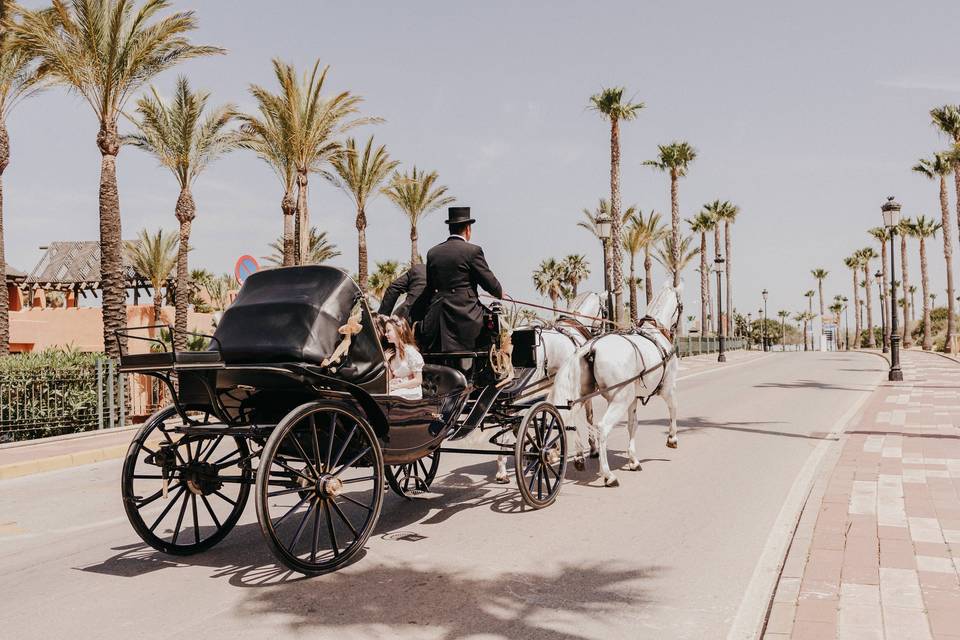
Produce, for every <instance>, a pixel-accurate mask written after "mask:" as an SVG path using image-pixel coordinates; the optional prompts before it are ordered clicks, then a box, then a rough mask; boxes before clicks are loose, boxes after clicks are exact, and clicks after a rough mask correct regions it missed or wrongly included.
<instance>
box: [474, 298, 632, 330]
mask: <svg viewBox="0 0 960 640" xmlns="http://www.w3.org/2000/svg"><path fill="white" fill-rule="evenodd" d="M480 297H481V298H486V299H488V300H498V299H499V298H494V297H493V296H488V295H487V294H485V293H481V294H480ZM503 299H504V300H506V301H508V302H512V303H513V304H519V305H520V306H523V307H533V308H534V309H543V310H544V311H552V312H555V313H561V312H562V313H563V314H564V315H568V316H575V317H577V318H584V319H586V320H593V321H595V322H603V323H606V324H610V325H616V323H615V322H613V321H612V320H607V319H606V318H600V317H597V316H588V315H587V314H585V313H578V312H576V311H562V310H561V309H554V308H553V307H548V306H546V305H542V304H536V303H534V302H526V301H524V300H517V299H516V298H507V297H504V298H503Z"/></svg>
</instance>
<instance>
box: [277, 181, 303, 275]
mask: <svg viewBox="0 0 960 640" xmlns="http://www.w3.org/2000/svg"><path fill="white" fill-rule="evenodd" d="M280 209H281V210H282V211H283V266H285V267H292V266H293V265H295V264H296V263H297V235H296V234H297V226H298V225H297V220H299V218H298V217H297V215H296V213H297V201H296V200H294V198H293V192H292V190H290V191H287V192H286V193H284V194H283V200H281V201H280Z"/></svg>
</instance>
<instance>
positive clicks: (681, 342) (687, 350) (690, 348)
mask: <svg viewBox="0 0 960 640" xmlns="http://www.w3.org/2000/svg"><path fill="white" fill-rule="evenodd" d="M676 342H677V351H678V352H679V353H680V357H681V358H685V357H686V356H696V355H700V354H701V353H716V352H717V351H719V350H720V341H719V340H718V339H717V338H716V337H713V338H711V337H704V336H683V337H679V338H677V339H676ZM746 348H747V340H746V338H724V340H723V349H724V351H733V350H735V349H746Z"/></svg>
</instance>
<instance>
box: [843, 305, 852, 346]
mask: <svg viewBox="0 0 960 640" xmlns="http://www.w3.org/2000/svg"><path fill="white" fill-rule="evenodd" d="M849 301H850V298H848V297H847V296H843V349H844V351H850V318H849V317H848V316H847V308H848V307H849V306H850V305H848V304H847V302H849Z"/></svg>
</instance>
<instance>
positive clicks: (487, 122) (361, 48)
mask: <svg viewBox="0 0 960 640" xmlns="http://www.w3.org/2000/svg"><path fill="white" fill-rule="evenodd" d="M27 4H28V6H32V7H33V6H40V5H41V4H42V3H38V2H27ZM175 6H176V7H177V8H194V9H196V10H197V14H198V18H199V22H200V29H199V30H198V31H197V32H196V33H195V35H194V40H195V41H196V42H198V43H204V44H215V45H220V46H223V47H225V48H226V49H228V50H229V54H228V55H226V56H222V57H215V58H209V59H203V60H196V61H190V62H188V63H186V64H184V65H183V66H182V67H180V68H179V69H178V70H174V71H171V72H167V73H166V74H164V75H163V76H161V77H160V78H158V79H157V82H156V83H157V86H158V87H159V89H160V91H161V92H162V93H164V94H169V93H170V91H171V89H172V86H173V82H174V79H175V76H176V74H177V73H184V74H187V75H188V76H189V77H190V79H191V81H192V82H193V84H194V86H195V87H200V88H206V89H209V90H211V91H212V93H213V97H212V101H213V102H214V103H220V102H226V101H231V102H235V103H236V104H238V105H239V106H240V107H241V108H244V109H250V108H252V104H251V100H250V98H249V94H248V92H247V87H248V85H249V84H250V83H258V84H262V85H265V86H267V87H272V86H273V78H272V72H271V67H270V59H271V58H272V57H279V58H281V59H283V60H285V61H289V62H293V63H295V64H296V65H297V67H298V68H301V69H305V68H306V67H307V66H308V65H310V64H312V63H313V61H314V60H316V59H318V58H319V59H320V60H321V61H322V62H323V63H324V64H329V65H331V72H330V76H329V86H330V89H331V90H334V89H336V90H341V89H349V90H350V91H353V92H355V93H358V94H360V95H362V96H364V97H365V99H366V102H365V104H364V107H363V109H364V113H366V114H369V115H376V116H381V117H383V118H385V119H386V123H385V124H381V125H377V126H372V127H366V128H364V129H362V130H358V131H357V135H358V136H360V137H363V138H365V137H366V136H367V135H369V133H374V134H375V136H376V140H377V141H378V142H381V143H385V144H386V145H387V147H388V149H389V150H390V152H391V154H392V155H393V156H394V157H395V158H397V159H398V160H401V161H402V162H403V165H404V167H406V168H409V167H410V166H411V165H412V164H414V163H416V164H417V166H419V167H423V168H426V169H429V170H434V169H435V170H437V171H438V172H439V174H440V178H441V182H442V183H444V184H446V185H448V186H449V187H450V191H451V193H452V194H453V195H455V196H456V197H457V200H458V204H461V205H469V206H471V207H473V212H474V215H475V217H477V218H478V219H479V223H478V225H477V226H476V228H475V230H474V231H475V235H474V240H475V241H476V242H477V243H479V244H481V245H483V246H484V248H485V250H486V254H487V257H488V260H489V262H490V264H491V266H492V267H493V269H494V270H495V271H496V272H497V273H498V274H499V275H500V277H501V280H502V281H503V282H504V285H505V288H506V290H507V291H508V292H509V293H511V294H513V295H514V296H518V297H520V296H522V297H531V296H534V295H535V294H534V293H533V285H532V282H531V277H530V274H531V272H532V271H533V269H534V268H535V267H536V266H537V264H538V263H539V262H540V261H541V260H542V259H543V258H546V257H550V256H558V257H559V256H563V255H566V254H569V253H575V252H576V253H584V254H586V255H587V256H588V259H589V260H590V262H591V264H592V266H593V270H594V275H593V276H591V281H590V282H589V283H588V287H589V288H593V289H599V288H600V275H601V271H602V270H601V268H600V251H599V245H598V243H597V242H596V241H594V240H593V238H592V237H591V236H590V235H589V234H588V233H587V232H586V231H584V230H582V229H579V228H577V227H576V226H575V224H576V222H577V221H578V220H580V219H581V213H580V211H581V210H582V209H583V208H584V207H593V206H594V205H595V204H596V202H597V199H598V198H599V197H601V196H606V197H608V196H609V164H608V163H609V130H608V125H607V124H606V123H605V122H603V121H601V119H600V118H599V117H598V116H597V115H596V114H595V113H592V112H590V111H588V110H587V108H586V105H587V103H588V98H589V96H590V95H591V94H593V93H595V92H597V91H598V90H600V89H601V88H602V87H606V86H613V85H623V86H625V87H626V88H627V93H628V95H631V96H634V97H635V99H636V100H638V101H642V102H644V103H645V104H646V108H645V109H644V110H642V111H641V113H640V115H639V117H638V118H637V120H635V121H634V122H630V123H627V124H625V125H624V127H623V133H622V194H623V202H624V203H625V204H626V205H629V204H637V205H638V206H639V207H640V208H641V210H643V211H644V212H646V211H648V210H650V209H655V210H657V211H661V212H663V213H664V214H665V216H669V188H668V180H667V178H666V176H664V175H662V174H659V173H657V172H655V171H654V170H652V169H650V168H648V167H643V166H641V163H642V161H644V160H647V159H650V158H653V157H654V155H655V154H656V145H657V144H658V143H666V142H669V141H672V140H675V139H681V140H687V141H689V142H690V143H691V144H692V145H694V146H695V147H696V148H697V150H698V152H699V157H698V159H697V160H696V162H695V163H694V164H693V165H692V166H691V168H690V174H689V176H688V177H686V178H684V179H683V180H682V182H681V184H680V206H681V211H682V215H683V217H684V218H688V217H691V216H693V215H694V214H695V213H696V211H697V210H698V209H699V208H700V207H701V206H702V205H703V203H705V202H707V201H710V200H713V199H716V198H720V199H729V200H731V201H733V202H735V203H736V204H738V205H740V207H741V214H740V218H739V220H738V221H737V223H736V225H735V227H734V232H733V236H734V251H733V273H734V296H735V300H734V306H735V307H736V308H737V309H738V310H740V311H741V312H746V311H748V310H753V311H754V312H756V309H757V307H758V306H759V304H760V293H759V292H760V290H761V289H763V288H764V287H766V288H767V289H769V290H770V312H771V315H772V314H773V313H774V311H775V310H776V309H781V308H784V309H790V310H792V311H796V310H799V309H802V308H804V307H805V303H806V300H805V299H804V298H803V297H802V294H803V292H804V291H805V290H807V289H809V288H813V285H814V282H813V280H812V278H811V277H810V274H809V272H810V269H812V268H814V267H824V268H827V269H829V270H830V277H829V279H828V280H827V282H826V284H825V293H826V294H827V295H828V296H830V297H832V295H833V294H834V293H844V294H846V295H848V296H850V295H851V291H850V288H851V278H850V274H849V271H847V270H846V269H845V267H844V266H843V263H842V258H843V257H845V256H847V255H849V254H850V253H851V252H852V251H853V250H854V249H856V248H858V247H861V246H865V245H867V244H868V243H869V242H870V238H869V237H868V236H867V235H866V234H865V232H864V230H865V229H866V228H868V227H870V226H874V225H878V224H880V221H881V217H880V205H881V204H882V203H883V202H884V200H885V198H886V196H888V195H896V196H897V198H898V199H899V200H900V201H901V202H902V203H903V206H904V213H905V214H906V215H916V214H918V213H925V214H927V215H933V216H936V217H937V218H939V216H940V214H939V208H938V204H937V203H938V200H937V190H936V185H935V184H933V183H930V182H928V181H926V180H924V179H923V178H921V177H920V176H917V175H915V174H913V173H911V172H910V167H911V166H912V164H913V163H914V162H916V160H917V159H918V158H919V157H921V156H927V155H930V154H931V153H932V152H933V151H934V150H937V149H940V148H944V147H945V146H946V143H945V141H944V140H943V139H942V138H940V137H939V136H938V134H937V133H936V131H935V130H934V129H933V127H932V126H931V125H930V123H929V116H928V111H929V109H930V108H931V107H933V106H937V105H941V104H944V103H948V102H953V103H957V102H960V72H958V71H957V67H956V56H955V52H954V49H955V46H954V44H955V28H956V25H957V24H960V4H958V3H957V2H955V1H944V0H936V1H929V2H924V3H903V2H892V1H890V0H885V1H879V2H878V1H876V0H873V1H867V0H847V1H845V2H836V1H833V2H824V1H820V0H814V1H811V2H805V3H799V4H793V5H790V6H785V5H784V4H783V3H772V2H762V1H759V0H757V1H751V2H744V1H735V0H731V1H729V2H724V3H716V2H703V1H701V2H672V3H665V2H659V3H652V2H646V3H641V2H563V3H559V2H523V3H518V2H482V3H466V2H450V1H446V2H440V1H437V2H425V1H421V2H416V3H396V2H368V3H345V2H316V1H310V2H307V1H303V2H292V1H286V2H279V1H278V2H272V3H262V2H252V1H233V2H229V3H228V2H211V1H209V0H208V1H206V2H201V1H199V0H192V1H190V2H176V3H175ZM130 106H131V107H132V104H131V105H130ZM8 126H9V129H10V136H11V145H12V153H11V164H10V167H9V168H8V169H7V171H6V173H5V174H4V196H5V210H4V217H5V219H4V223H5V232H6V242H7V259H8V261H9V262H10V263H11V264H12V265H14V266H16V267H18V268H20V269H22V270H27V271H29V270H30V269H31V268H32V267H33V265H34V264H35V263H36V262H37V260H38V259H39V257H40V251H39V250H38V248H37V247H38V246H40V245H43V244H46V243H47V242H50V241H52V240H75V239H96V238H97V229H98V226H97V188H98V175H99V154H98V151H97V149H96V146H95V137H96V130H97V125H96V122H95V120H94V116H93V114H92V112H91V111H90V110H89V108H88V107H87V105H86V104H85V103H84V102H82V101H81V100H80V99H78V98H76V97H75V96H71V95H68V94H66V93H65V92H64V91H62V90H60V89H54V90H51V91H49V92H47V93H45V94H43V95H41V96H39V97H37V98H34V99H32V100H31V101H29V102H25V103H23V104H21V105H20V107H19V108H18V109H17V110H16V111H15V112H14V113H13V114H12V116H11V117H10V120H9V123H8ZM117 171H118V174H119V184H120V197H121V206H122V215H123V229H124V236H125V237H127V238H131V237H134V236H135V234H136V232H137V230H139V229H141V228H144V227H147V228H149V229H155V228H157V227H160V226H163V227H166V228H169V229H174V228H175V227H176V221H175V219H174V215H173V209H174V204H175V201H176V197H177V188H176V184H175V181H174V178H173V177H172V176H171V175H170V174H169V173H168V172H166V171H165V170H163V169H161V168H159V167H158V166H157V165H156V163H155V161H154V160H152V159H151V158H150V157H148V156H147V155H145V154H144V153H142V152H140V151H138V150H136V149H124V150H123V151H122V152H121V154H120V157H119V160H118V170H117ZM312 185H313V187H312V189H311V192H310V197H311V203H310V208H311V216H312V220H313V221H314V222H315V223H317V224H318V225H319V226H320V227H322V228H323V229H326V230H328V231H329V233H330V235H331V236H332V239H333V240H334V241H335V242H336V243H337V245H339V248H340V249H341V250H342V251H343V256H342V257H341V258H339V259H338V263H339V264H343V265H346V266H348V267H349V268H350V269H351V270H355V269H356V240H355V233H356V232H355V229H354V226H353V215H354V212H353V210H352V208H351V205H350V201H349V200H348V198H347V197H346V196H345V195H344V194H343V193H341V192H339V191H338V190H337V189H335V188H334V187H332V186H330V185H329V184H325V183H324V182H323V181H322V179H321V178H320V177H319V176H316V177H314V178H313V179H312ZM194 194H195V198H196V201H197V206H198V217H197V220H196V221H195V223H194V226H193V245H194V247H195V249H194V251H193V252H192V254H191V263H192V266H198V267H199V266H202V267H207V268H209V269H212V270H214V271H228V270H232V268H233V264H234V261H235V260H236V258H237V257H238V256H240V255H241V254H244V253H251V254H253V255H255V256H261V255H265V254H266V253H267V252H268V250H267V243H268V242H269V241H270V240H272V239H274V238H276V237H277V236H278V235H279V234H280V232H281V227H282V220H281V213H280V208H279V202H280V198H281V195H282V194H281V190H280V187H279V184H278V183H277V181H276V178H275V177H274V175H273V173H272V172H271V171H270V169H269V168H268V167H267V166H266V165H264V164H263V163H262V162H261V161H259V160H258V159H256V158H255V157H254V156H252V155H251V154H249V153H247V152H236V153H234V154H232V155H231V156H228V157H226V158H224V159H222V160H221V161H220V162H218V163H217V164H215V165H214V166H213V167H211V168H210V169H209V171H208V172H207V173H206V174H204V175H203V176H201V177H200V179H199V181H198V182H197V184H196V186H195V189H194ZM954 206H955V194H954V193H953V191H952V186H951V207H954ZM368 216H369V220H370V225H371V226H370V229H369V243H370V251H371V258H372V260H382V259H387V258H393V259H399V260H406V259H407V256H408V255H409V248H408V240H407V235H408V232H407V227H406V225H405V219H404V218H403V217H402V216H401V214H400V213H399V212H398V211H397V210H395V209H394V208H393V207H392V206H391V205H390V204H389V202H388V201H386V199H385V198H382V197H381V198H378V199H377V200H375V201H374V203H373V204H372V205H371V206H370V207H369V212H368ZM443 219H444V216H443V213H442V212H437V213H434V214H432V215H431V216H430V217H428V218H427V219H426V220H425V221H424V222H423V223H422V225H421V245H422V250H423V251H424V252H425V251H426V249H427V248H428V247H429V246H430V245H432V244H433V243H435V242H437V241H440V240H441V239H443V238H444V237H445V229H444V228H443V225H442V224H441V222H442V220H443ZM951 222H952V227H953V238H952V240H953V242H954V246H957V225H956V222H957V219H956V217H954V218H953V219H952V221H951ZM929 255H930V266H931V284H932V290H934V291H937V292H938V294H939V295H938V302H943V301H944V299H945V294H944V293H943V291H942V289H943V287H944V282H945V277H944V274H945V267H944V263H943V260H942V241H941V240H940V239H938V240H937V241H935V242H933V243H931V250H930V252H929ZM910 258H911V271H912V274H911V277H912V279H913V281H914V282H915V283H917V284H919V258H918V255H917V249H916V247H914V248H913V252H912V254H911V256H910ZM958 259H960V258H958ZM898 268H899V267H898ZM663 277H664V274H663V273H662V271H658V272H657V280H658V282H657V285H658V286H659V282H660V281H661V280H662V279H663ZM697 278H698V275H697V273H696V272H694V271H693V270H692V267H691V270H690V271H689V272H688V273H687V274H686V277H685V280H686V285H687V296H686V297H687V308H688V309H693V310H694V311H691V313H695V309H696V308H697V303H696V299H697V297H698V291H699V286H698V284H697V282H698V281H697Z"/></svg>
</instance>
